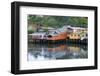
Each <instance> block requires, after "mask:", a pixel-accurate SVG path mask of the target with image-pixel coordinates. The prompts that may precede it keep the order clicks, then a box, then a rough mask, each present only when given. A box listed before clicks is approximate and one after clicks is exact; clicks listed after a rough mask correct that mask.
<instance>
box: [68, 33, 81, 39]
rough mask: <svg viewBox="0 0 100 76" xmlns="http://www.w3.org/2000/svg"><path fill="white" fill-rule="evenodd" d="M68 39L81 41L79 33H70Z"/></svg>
mask: <svg viewBox="0 0 100 76" xmlns="http://www.w3.org/2000/svg"><path fill="white" fill-rule="evenodd" d="M68 39H74V40H75V39H76V40H77V39H80V34H79V33H70V34H69V35H68Z"/></svg>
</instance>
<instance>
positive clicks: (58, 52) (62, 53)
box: [28, 43, 88, 61]
mask: <svg viewBox="0 0 100 76" xmlns="http://www.w3.org/2000/svg"><path fill="white" fill-rule="evenodd" d="M79 58H88V52H87V46H85V45H81V46H80V45H72V44H66V43H65V44H45V45H44V44H29V45H28V61H35V60H58V59H79Z"/></svg>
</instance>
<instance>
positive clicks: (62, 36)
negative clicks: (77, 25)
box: [47, 32, 67, 41]
mask: <svg viewBox="0 0 100 76" xmlns="http://www.w3.org/2000/svg"><path fill="white" fill-rule="evenodd" d="M55 33H56V32H55ZM66 39H67V32H61V33H58V34H56V35H52V34H49V35H48V38H47V40H53V41H57V40H66Z"/></svg>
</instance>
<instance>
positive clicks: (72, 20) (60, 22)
mask: <svg viewBox="0 0 100 76" xmlns="http://www.w3.org/2000/svg"><path fill="white" fill-rule="evenodd" d="M28 24H41V25H43V26H46V27H53V28H60V27H62V26H64V25H71V26H80V27H87V25H88V18H87V17H71V16H47V15H28Z"/></svg>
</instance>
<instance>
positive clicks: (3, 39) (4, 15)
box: [0, 0, 100, 76]
mask: <svg viewBox="0 0 100 76" xmlns="http://www.w3.org/2000/svg"><path fill="white" fill-rule="evenodd" d="M16 1H17V0H16ZM21 1H30V2H44V3H58V4H74V5H90V6H98V11H99V13H100V0H21ZM11 2H13V0H1V1H0V76H13V74H11V73H10V56H11V54H10V53H11V48H10V47H11V43H10V42H11V39H10V36H11V33H10V30H11V15H10V14H11V6H10V4H11ZM99 20H100V14H99V15H98V28H100V26H99V24H100V22H99ZM98 32H100V30H99V31H98ZM98 37H99V38H98V39H99V40H98V42H99V45H100V34H99V36H98ZM98 50H99V51H98V54H99V55H98V58H99V59H98V60H99V67H100V48H99V49H98ZM99 74H100V68H99V69H98V70H84V71H67V72H66V71H65V72H55V73H40V74H34V76H55V75H56V76H66V75H67V76H68V75H70V76H73V75H77V76H80V75H81V76H87V75H89V76H94V75H95V76H99ZM28 75H30V76H31V75H33V74H26V76H28Z"/></svg>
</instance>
